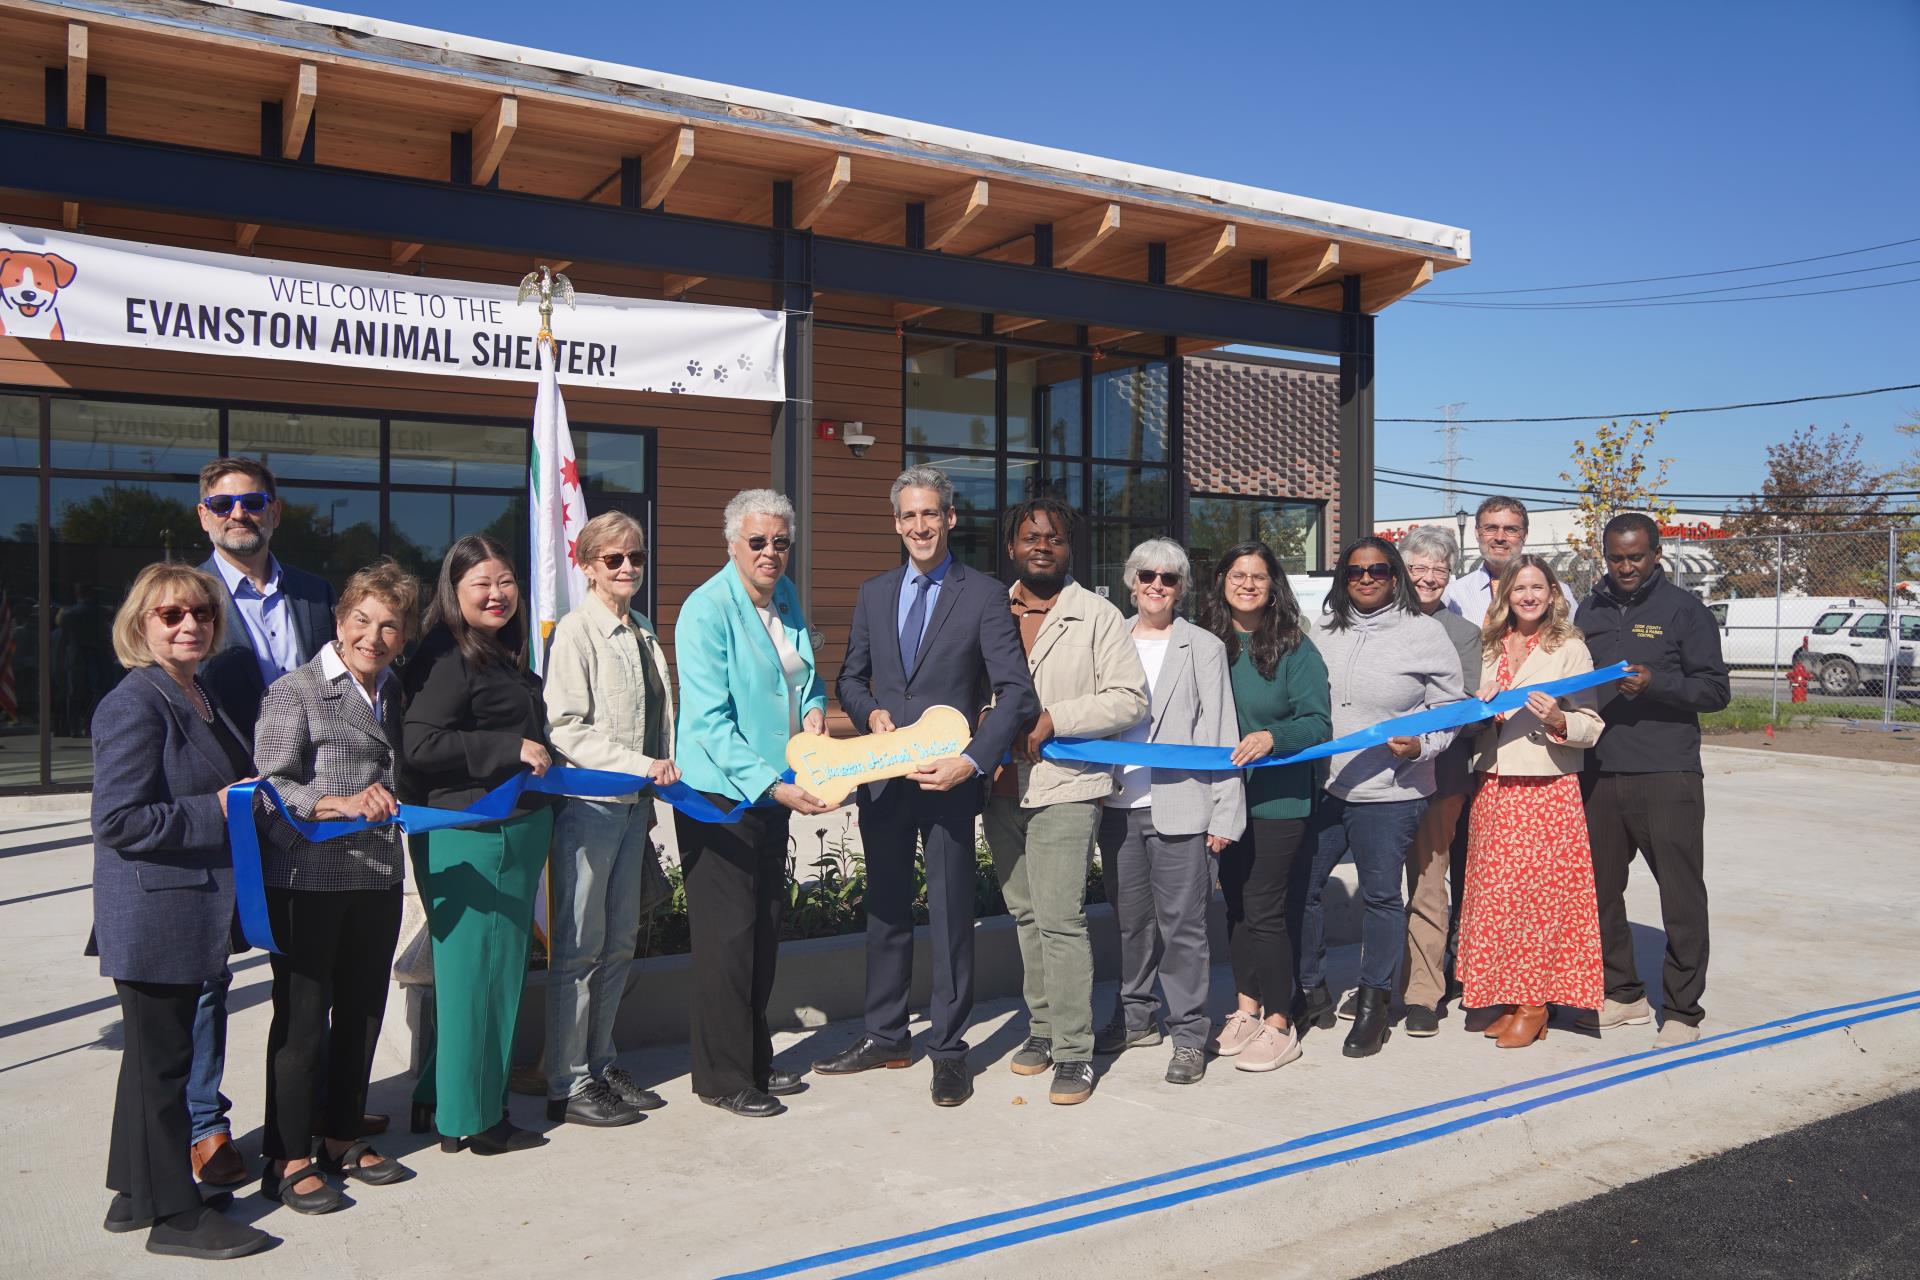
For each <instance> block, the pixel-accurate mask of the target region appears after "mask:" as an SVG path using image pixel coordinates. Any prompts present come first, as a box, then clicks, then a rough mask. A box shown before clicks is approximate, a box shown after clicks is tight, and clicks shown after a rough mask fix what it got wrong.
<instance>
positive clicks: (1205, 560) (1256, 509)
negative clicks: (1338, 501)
mask: <svg viewBox="0 0 1920 1280" xmlns="http://www.w3.org/2000/svg"><path fill="white" fill-rule="evenodd" d="M1325 530H1326V512H1325V504H1323V503H1319V502H1290V501H1287V500H1285V499H1282V498H1240V497H1233V496H1231V495H1226V494H1199V493H1196V494H1194V495H1192V496H1191V497H1189V498H1188V499H1187V542H1188V551H1189V554H1191V556H1192V557H1193V574H1194V578H1195V580H1196V581H1198V582H1210V581H1211V580H1212V577H1213V567H1214V562H1215V561H1216V560H1217V559H1218V558H1219V556H1220V553H1221V552H1223V551H1225V550H1226V549H1227V548H1228V547H1231V546H1233V545H1234V544H1235V543H1237V542H1251V541H1256V540H1257V541H1260V542H1264V543H1266V544H1267V545H1268V546H1269V547H1271V548H1273V553H1274V554H1275V555H1276V556H1278V557H1280V563H1281V564H1282V565H1284V566H1285V567H1286V570H1287V572H1288V573H1311V572H1313V571H1314V570H1317V569H1318V568H1319V567H1320V565H1321V564H1322V543H1323V540H1324V538H1325Z"/></svg>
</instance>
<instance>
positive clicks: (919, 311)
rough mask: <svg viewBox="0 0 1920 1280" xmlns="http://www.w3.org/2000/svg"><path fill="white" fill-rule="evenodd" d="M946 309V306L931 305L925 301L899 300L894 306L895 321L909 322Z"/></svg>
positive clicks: (900, 322) (896, 322)
mask: <svg viewBox="0 0 1920 1280" xmlns="http://www.w3.org/2000/svg"><path fill="white" fill-rule="evenodd" d="M944 310H946V308H945V307H930V306H928V305H927V304H926V303H924V302H898V303H895V304H894V307H893V322H894V323H895V324H907V323H910V322H911V321H914V320H918V319H920V318H921V317H922V316H930V315H932V314H933V313H934V312H936V311H944Z"/></svg>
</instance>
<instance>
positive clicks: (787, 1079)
mask: <svg viewBox="0 0 1920 1280" xmlns="http://www.w3.org/2000/svg"><path fill="white" fill-rule="evenodd" d="M806 1075H807V1073H806V1072H804V1071H782V1070H781V1069H780V1068H778V1067H775V1068H774V1069H773V1070H772V1071H770V1072H768V1073H767V1087H766V1089H765V1092H767V1093H770V1094H772V1095H773V1096H774V1097H776V1098H785V1097H788V1096H789V1095H791V1094H796V1093H799V1092H800V1091H801V1090H802V1089H805V1088H806V1087H807V1081H806Z"/></svg>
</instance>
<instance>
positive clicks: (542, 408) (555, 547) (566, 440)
mask: <svg viewBox="0 0 1920 1280" xmlns="http://www.w3.org/2000/svg"><path fill="white" fill-rule="evenodd" d="M541 354H542V356H543V358H542V360H541V361H540V384H539V390H538V391H537V392H536V393H535V394H534V400H533V464H532V466H531V467H530V468H529V469H528V474H527V512H528V515H529V516H530V517H531V519H532V521H533V590H532V591H531V592H529V593H528V601H527V605H528V608H529V610H530V612H529V613H528V617H527V625H528V626H529V627H530V628H531V629H532V630H531V635H530V639H531V640H532V643H531V644H530V645H528V646H527V647H528V648H529V649H531V650H532V657H533V669H534V670H535V671H537V672H540V673H542V674H544V673H545V671H546V666H547V640H548V639H549V637H551V636H552V635H553V628H554V626H555V625H556V624H557V623H558V622H559V621H560V619H561V618H562V617H564V616H565V615H566V612H567V610H569V609H571V608H573V606H574V605H576V604H578V603H580V601H581V600H583V599H585V598H586V594H587V579H586V575H585V574H583V573H581V572H580V566H579V565H577V564H575V563H574V557H573V544H574V542H575V541H576V540H578V539H579V537H580V530H581V529H583V528H585V527H586V523H587V500H586V495H585V494H583V493H582V492H581V491H580V463H579V460H578V455H576V454H575V453H574V451H573V433H572V432H571V431H569V430H568V429H567V406H566V404H565V403H564V402H563V401H562V400H561V399H560V384H559V382H558V380H557V379H556V378H555V377H554V369H553V363H554V362H553V360H552V359H551V356H552V352H551V351H546V350H543V351H542V353H541Z"/></svg>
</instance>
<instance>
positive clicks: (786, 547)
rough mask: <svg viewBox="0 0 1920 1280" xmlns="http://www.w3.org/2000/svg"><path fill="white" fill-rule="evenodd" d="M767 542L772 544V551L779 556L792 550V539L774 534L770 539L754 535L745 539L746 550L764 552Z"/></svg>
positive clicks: (761, 535) (782, 534)
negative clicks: (776, 552)
mask: <svg viewBox="0 0 1920 1280" xmlns="http://www.w3.org/2000/svg"><path fill="white" fill-rule="evenodd" d="M769 542H771V543H772V544H773V549H774V550H775V551H778V552H779V553H780V554H781V555H785V554H787V552H789V551H791V550H793V539H792V538H789V537H787V536H786V535H785V534H784V533H781V534H775V535H774V536H773V537H771V538H769V537H766V536H765V535H763V534H758V533H756V534H754V535H753V536H752V537H751V538H748V539H747V549H748V550H750V551H765V550H766V549H767V544H768V543H769Z"/></svg>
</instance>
